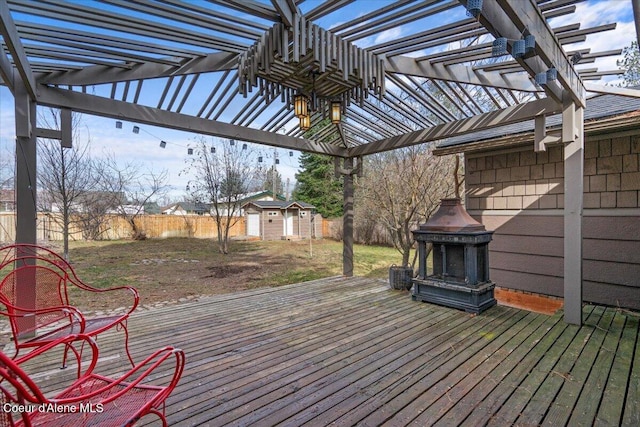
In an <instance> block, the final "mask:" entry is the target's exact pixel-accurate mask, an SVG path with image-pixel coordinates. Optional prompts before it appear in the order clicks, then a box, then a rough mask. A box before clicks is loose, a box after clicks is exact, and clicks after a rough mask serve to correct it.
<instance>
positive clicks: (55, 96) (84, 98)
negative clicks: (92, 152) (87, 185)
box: [38, 87, 347, 157]
mask: <svg viewBox="0 0 640 427" xmlns="http://www.w3.org/2000/svg"><path fill="white" fill-rule="evenodd" d="M40 93H41V98H40V99H39V101H38V103H39V104H42V105H47V106H51V107H56V108H68V109H71V110H73V111H78V112H81V113H87V114H94V115H97V116H102V117H111V118H114V119H120V120H122V119H125V120H131V121H134V122H138V123H143V124H147V125H152V126H158V125H159V124H161V125H162V126H163V127H166V128H170V129H176V130H182V131H186V132H194V133H199V134H202V135H212V136H218V137H221V138H233V139H240V140H243V141H248V142H255V143H258V144H264V145H269V146H272V147H280V148H287V149H292V150H300V151H307V152H312V153H319V154H328V155H331V156H339V157H346V155H347V152H346V150H345V149H344V148H341V147H337V146H334V145H330V144H322V143H318V142H315V141H311V140H308V139H302V138H292V137H289V136H286V135H281V134H276V133H271V132H265V131H261V130H258V129H251V128H246V127H243V126H237V125H232V124H229V123H224V122H219V121H215V120H208V119H202V118H199V117H193V116H188V115H185V114H180V113H174V112H171V111H165V110H160V109H157V108H151V107H146V106H142V105H135V104H130V103H127V102H123V101H117V100H114V99H109V98H102V97H98V96H94V95H89V94H86V93H80V92H74V91H70V90H64V89H59V88H52V87H42V88H41V89H40Z"/></svg>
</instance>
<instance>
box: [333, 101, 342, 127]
mask: <svg viewBox="0 0 640 427" xmlns="http://www.w3.org/2000/svg"><path fill="white" fill-rule="evenodd" d="M341 118H342V105H341V104H340V101H332V102H331V123H333V124H338V123H340V119H341Z"/></svg>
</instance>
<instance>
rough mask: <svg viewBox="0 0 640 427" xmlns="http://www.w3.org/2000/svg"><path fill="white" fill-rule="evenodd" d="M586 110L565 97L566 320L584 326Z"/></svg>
mask: <svg viewBox="0 0 640 427" xmlns="http://www.w3.org/2000/svg"><path fill="white" fill-rule="evenodd" d="M583 118H584V110H583V109H582V108H580V107H577V108H576V105H575V104H574V103H573V101H571V100H569V99H568V97H566V96H565V101H564V109H563V112H562V140H563V142H564V143H565V146H564V320H565V322H567V323H571V324H575V325H582V199H583V176H584V120H583Z"/></svg>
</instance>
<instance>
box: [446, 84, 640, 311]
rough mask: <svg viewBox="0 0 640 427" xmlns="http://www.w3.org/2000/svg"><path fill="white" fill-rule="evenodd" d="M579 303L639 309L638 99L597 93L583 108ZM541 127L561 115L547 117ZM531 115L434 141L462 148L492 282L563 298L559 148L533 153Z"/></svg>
mask: <svg viewBox="0 0 640 427" xmlns="http://www.w3.org/2000/svg"><path fill="white" fill-rule="evenodd" d="M584 119H585V120H584V130H585V148H584V157H585V159H584V199H583V205H584V206H583V208H584V209H583V223H582V224H583V231H582V235H583V299H584V300H585V301H589V302H595V303H599V304H607V305H613V306H620V307H627V308H634V309H640V279H639V278H640V99H636V98H629V97H621V96H615V95H601V96H596V97H593V98H590V99H588V100H587V107H586V110H585V114H584ZM547 127H548V129H549V131H553V130H554V129H561V117H560V116H552V117H548V118H547ZM533 128H534V124H533V122H532V121H528V122H523V123H518V124H514V125H509V126H503V127H499V128H495V129H492V130H486V131H482V132H477V133H474V134H470V135H465V136H461V137H456V138H451V139H448V140H445V141H442V142H441V143H440V144H439V145H438V148H437V150H435V153H436V154H439V155H445V154H452V153H464V154H465V156H464V157H465V186H466V193H465V198H466V200H465V203H466V208H467V210H468V211H469V213H470V214H471V215H472V216H474V217H475V218H476V219H477V220H479V221H480V222H482V223H483V224H484V225H485V226H486V227H487V229H488V230H495V233H494V237H493V241H492V242H491V243H490V245H489V249H490V257H489V258H490V267H491V280H492V281H494V282H495V283H496V284H497V286H500V287H503V288H509V289H513V290H518V291H525V292H532V293H537V294H545V295H552V296H557V297H562V296H563V272H564V270H563V265H564V264H563V262H564V261H563V251H564V246H563V233H564V228H563V224H564V217H563V214H564V212H563V208H564V154H563V147H562V146H561V145H556V146H549V147H547V150H546V151H541V152H538V153H536V152H535V151H534V150H533Z"/></svg>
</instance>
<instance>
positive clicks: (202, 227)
mask: <svg viewBox="0 0 640 427" xmlns="http://www.w3.org/2000/svg"><path fill="white" fill-rule="evenodd" d="M233 221H234V224H232V226H231V229H230V231H229V236H230V237H241V236H245V235H246V226H245V219H244V218H236V219H234V220H233ZM15 224H16V214H15V212H0V242H13V241H14V240H15V229H16V227H15ZM60 224H61V222H60V217H59V215H57V214H50V213H47V214H44V213H40V214H38V220H37V226H36V227H37V239H38V241H44V240H62V226H61V225H60ZM136 225H137V226H138V228H139V229H140V230H141V231H143V232H144V233H145V235H146V236H147V237H148V238H166V237H195V238H202V239H209V238H215V237H217V236H218V232H217V227H216V221H215V219H214V218H212V217H210V216H197V215H188V216H179V215H142V216H140V217H138V218H137V219H136ZM69 235H70V236H71V239H73V240H82V239H83V235H82V230H81V229H80V228H79V226H78V225H75V224H74V225H72V226H71V227H70V233H69ZM101 238H102V239H104V240H119V239H129V238H131V227H130V226H129V224H128V223H127V221H126V220H124V219H123V218H121V217H118V216H116V215H111V216H109V217H108V218H107V220H106V221H105V226H104V228H103V232H102V234H101Z"/></svg>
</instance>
